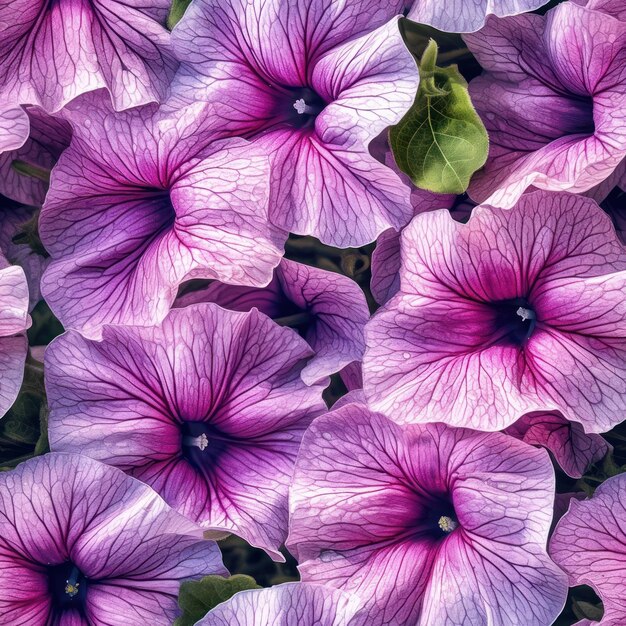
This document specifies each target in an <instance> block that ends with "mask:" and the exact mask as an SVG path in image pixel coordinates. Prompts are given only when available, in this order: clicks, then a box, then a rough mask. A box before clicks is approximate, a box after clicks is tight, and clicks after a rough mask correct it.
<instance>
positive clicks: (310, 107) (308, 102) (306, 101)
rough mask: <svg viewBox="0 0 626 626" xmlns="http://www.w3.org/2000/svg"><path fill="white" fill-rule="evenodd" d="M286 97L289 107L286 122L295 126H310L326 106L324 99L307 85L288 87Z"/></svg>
mask: <svg viewBox="0 0 626 626" xmlns="http://www.w3.org/2000/svg"><path fill="white" fill-rule="evenodd" d="M287 98H289V100H290V108H291V111H290V112H289V113H288V115H287V117H288V123H289V124H290V125H291V126H295V127H296V128H306V127H309V126H312V125H313V124H314V123H315V118H316V117H317V116H318V115H319V114H320V113H321V112H322V111H323V109H324V107H325V106H326V103H325V102H324V100H323V99H322V98H321V97H320V96H318V95H317V94H316V93H315V92H314V91H313V90H312V89H309V88H308V87H303V88H301V89H289V90H288V95H287Z"/></svg>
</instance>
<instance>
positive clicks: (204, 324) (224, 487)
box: [45, 304, 326, 560]
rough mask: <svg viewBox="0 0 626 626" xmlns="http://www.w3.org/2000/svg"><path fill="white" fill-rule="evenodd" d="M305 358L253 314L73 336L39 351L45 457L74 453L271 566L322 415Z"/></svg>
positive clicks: (218, 312)
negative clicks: (142, 485)
mask: <svg viewBox="0 0 626 626" xmlns="http://www.w3.org/2000/svg"><path fill="white" fill-rule="evenodd" d="M311 355H312V351H311V349H310V348H309V346H308V345H307V344H306V342H305V341H304V340H303V339H301V338H300V337H298V335H297V333H296V332H294V331H293V330H291V329H289V328H283V327H281V326H279V325H278V324H275V323H274V322H273V321H272V320H270V319H269V318H267V317H266V316H265V315H263V314H261V313H259V312H258V311H257V310H256V309H253V310H252V311H250V312H248V313H241V312H235V311H228V310H226V309H222V308H220V307H219V306H217V305H216V304H196V305H191V306H188V307H186V308H184V309H174V310H172V311H171V312H170V314H169V315H168V316H167V317H166V319H165V320H164V321H163V323H162V324H160V325H158V326H151V327H145V328H138V327H135V328H130V327H122V326H105V328H104V331H103V339H102V341H100V342H98V341H90V340H88V339H84V338H83V337H81V336H80V335H79V334H78V333H76V332H70V333H66V334H65V335H63V336H61V337H59V338H57V339H56V340H55V341H53V342H52V343H51V344H50V346H49V347H48V349H47V350H46V355H45V365H46V388H47V392H48V402H49V404H50V417H49V436H50V445H51V448H52V450H55V451H80V452H81V453H82V454H87V455H89V456H92V457H94V458H96V459H98V460H100V461H104V462H106V463H110V464H111V465H115V466H117V467H120V468H121V469H123V470H125V471H126V472H128V473H130V474H132V475H133V476H135V477H136V478H139V479H140V480H142V481H144V482H146V483H148V484H150V485H151V486H152V487H153V488H154V489H155V490H156V491H157V492H159V493H160V494H161V495H162V496H163V498H165V500H166V501H167V502H168V503H169V504H170V505H171V506H172V507H174V508H175V509H176V510H178V511H179V512H181V513H183V514H184V515H186V516H187V517H189V518H191V519H192V520H194V521H196V522H198V523H199V524H201V525H202V526H203V527H205V528H207V529H211V530H217V531H225V532H231V533H234V534H236V535H239V536H241V537H243V538H244V539H246V540H247V541H248V542H249V543H251V544H252V545H254V546H258V547H261V548H263V549H265V550H266V551H267V552H268V553H269V554H270V555H271V556H272V557H273V558H275V559H278V560H282V559H283V558H284V557H282V555H281V554H280V552H279V548H280V546H281V545H282V543H283V542H284V540H285V538H286V535H287V490H288V487H289V482H290V480H291V475H292V471H293V466H294V463H295V457H296V454H297V452H298V448H299V445H300V440H301V439H302V435H303V433H304V431H305V430H306V428H307V426H308V425H309V424H310V422H311V420H312V419H313V418H315V417H316V416H318V415H320V414H321V413H322V412H324V410H325V408H326V407H325V405H324V403H323V401H322V397H321V396H322V387H321V386H320V385H313V386H307V385H305V384H304V382H303V381H302V379H301V372H302V368H303V367H304V365H305V364H306V361H307V360H308V359H309V358H310V357H311Z"/></svg>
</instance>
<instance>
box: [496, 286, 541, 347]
mask: <svg viewBox="0 0 626 626" xmlns="http://www.w3.org/2000/svg"><path fill="white" fill-rule="evenodd" d="M489 306H490V307H491V309H492V310H493V311H494V326H495V329H494V331H495V332H494V336H495V342H494V343H500V342H505V343H512V344H514V345H516V346H520V347H521V346H524V345H525V344H526V343H527V342H528V340H529V339H530V337H531V335H532V334H533V332H534V330H535V327H536V325H537V314H536V312H535V310H534V309H533V307H532V306H531V304H530V303H529V302H528V300H526V299H525V298H512V299H510V300H500V301H498V302H492V303H490V305H489Z"/></svg>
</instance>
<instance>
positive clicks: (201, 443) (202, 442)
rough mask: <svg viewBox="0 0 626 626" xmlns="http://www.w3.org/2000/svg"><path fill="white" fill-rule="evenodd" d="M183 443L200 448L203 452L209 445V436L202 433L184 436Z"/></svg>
mask: <svg viewBox="0 0 626 626" xmlns="http://www.w3.org/2000/svg"><path fill="white" fill-rule="evenodd" d="M183 445H185V446H190V447H193V446H195V447H196V448H200V450H201V451H202V452H204V450H205V449H206V448H207V447H208V446H209V438H208V437H207V436H206V435H205V434H204V433H202V434H201V435H199V436H198V437H184V438H183Z"/></svg>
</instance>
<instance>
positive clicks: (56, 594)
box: [48, 561, 87, 611]
mask: <svg viewBox="0 0 626 626" xmlns="http://www.w3.org/2000/svg"><path fill="white" fill-rule="evenodd" d="M48 587H49V591H50V595H51V596H52V604H53V605H54V606H55V607H56V608H57V610H60V611H64V610H68V609H79V610H82V609H83V608H84V606H85V599H86V598H87V578H86V577H85V575H84V574H83V573H82V572H81V571H80V570H79V569H78V567H76V565H74V563H72V562H71V561H67V562H66V563H62V564H61V565H53V566H51V567H49V568H48Z"/></svg>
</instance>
